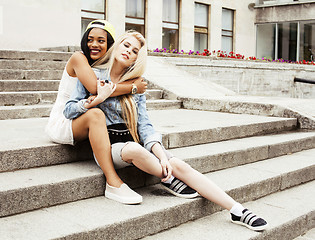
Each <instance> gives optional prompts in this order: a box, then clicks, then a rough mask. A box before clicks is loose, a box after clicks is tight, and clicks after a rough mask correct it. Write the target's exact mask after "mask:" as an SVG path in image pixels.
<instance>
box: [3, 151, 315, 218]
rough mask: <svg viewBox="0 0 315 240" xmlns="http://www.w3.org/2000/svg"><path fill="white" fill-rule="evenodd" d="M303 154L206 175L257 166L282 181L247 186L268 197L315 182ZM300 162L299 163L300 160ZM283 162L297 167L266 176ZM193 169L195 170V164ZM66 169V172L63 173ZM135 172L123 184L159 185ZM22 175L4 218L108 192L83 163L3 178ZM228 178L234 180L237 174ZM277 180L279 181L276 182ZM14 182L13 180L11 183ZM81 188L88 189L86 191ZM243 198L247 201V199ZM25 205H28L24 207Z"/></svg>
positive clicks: (313, 167) (10, 191)
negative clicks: (279, 190) (282, 190)
mask: <svg viewBox="0 0 315 240" xmlns="http://www.w3.org/2000/svg"><path fill="white" fill-rule="evenodd" d="M308 152H311V153H313V154H314V152H315V150H314V149H313V150H309V151H308ZM303 154H304V153H303V152H300V153H298V154H295V155H288V156H282V157H275V158H272V159H267V160H263V161H259V162H253V163H248V164H245V165H241V166H233V167H230V168H228V169H225V170H219V171H216V172H213V173H206V174H205V175H208V176H210V175H213V174H215V175H217V176H218V175H219V176H221V175H224V174H227V172H229V171H236V170H235V169H238V171H240V173H238V177H240V179H242V177H241V176H239V174H242V173H243V172H244V170H242V169H251V168H254V167H255V166H260V168H261V170H260V171H259V174H260V176H259V178H261V176H264V177H266V178H267V179H269V178H270V179H276V178H278V177H279V179H278V180H276V182H273V180H272V181H271V183H269V180H265V179H264V183H262V185H259V184H258V182H259V181H261V179H260V180H257V179H256V180H255V181H256V182H248V183H247V184H248V185H256V190H257V191H258V190H259V194H265V192H266V190H267V192H268V191H271V192H272V191H275V189H276V190H277V189H278V188H277V187H276V186H277V184H278V185H279V186H278V187H279V188H281V189H285V188H288V187H292V186H294V185H296V184H299V183H301V182H302V183H303V182H307V181H310V180H313V179H315V175H312V172H313V171H315V164H314V163H313V162H311V161H310V160H309V158H310V157H309V156H306V157H305V156H303ZM301 156H302V158H301ZM299 157H300V158H299ZM297 158H299V159H298V160H297ZM301 159H302V161H301ZM279 162H280V163H282V164H286V163H288V164H290V163H291V165H294V164H295V165H294V166H290V167H289V169H283V170H282V169H281V171H280V170H278V171H276V170H271V171H272V172H273V174H270V173H269V172H268V171H267V173H266V169H264V168H267V167H266V166H265V165H266V164H268V165H272V164H274V163H279ZM296 162H298V163H299V164H296ZM302 163H303V164H302ZM278 165H279V164H278ZM296 165H297V166H296ZM261 166H262V167H261ZM192 167H194V165H193V164H192ZM62 168H64V169H66V170H63V169H62ZM267 169H268V168H267ZM58 170H59V171H58ZM62 170H63V171H62ZM132 170H133V171H131V169H130V168H124V169H121V171H118V173H119V174H120V175H121V174H124V175H122V180H123V181H125V182H127V183H128V184H129V185H130V187H132V188H135V187H143V186H148V185H152V184H155V183H157V182H158V180H157V178H155V177H152V176H149V175H147V174H145V173H144V172H142V171H140V170H138V169H136V168H134V169H132ZM65 171H66V172H68V174H66V172H65ZM41 172H42V173H45V172H46V174H45V175H46V176H47V179H48V178H49V177H51V176H52V175H51V173H54V174H56V173H57V172H59V173H60V174H61V177H62V178H61V179H58V178H57V179H58V180H57V179H55V180H50V181H47V179H38V180H36V176H38V175H39V174H40V173H41ZM279 172H280V173H279ZM19 174H22V175H21V176H23V178H22V179H21V180H20V181H22V182H23V184H24V187H22V188H20V187H19V186H18V185H17V186H15V187H12V186H10V185H9V186H8V188H4V187H5V185H4V186H3V187H2V191H1V196H2V198H3V199H5V200H3V204H2V206H1V208H3V210H2V211H1V213H0V216H1V217H3V216H7V215H12V214H17V213H21V212H26V211H30V210H34V209H39V208H42V207H49V206H53V205H58V204H62V203H67V202H72V201H76V200H80V199H84V198H91V197H96V196H100V195H103V192H104V185H105V179H104V176H103V173H102V171H101V170H100V169H99V168H98V167H97V166H96V164H95V163H94V162H83V163H74V164H67V165H63V166H62V165H60V166H52V167H42V168H37V169H30V170H22V171H19V172H15V173H3V174H1V175H2V176H1V178H2V179H11V180H12V181H14V179H16V181H17V180H18V179H19V178H18V176H19ZM65 174H66V175H65ZM71 174H72V175H74V177H72V176H71V177H70V176H69V175H71ZM78 174H79V175H80V176H79V177H78V176H77V175H78ZM234 174H235V173H234ZM10 175H11V176H10ZM228 175H230V176H232V175H233V174H232V175H231V174H228ZM270 175H272V177H270ZM32 176H35V180H34V181H35V182H34V183H32V182H30V181H31V180H32V178H33V177H32ZM64 176H66V177H64ZM124 176H127V177H124ZM275 176H277V177H276V178H275ZM56 177H57V175H54V178H56ZM135 177H136V181H137V182H136V183H135V182H134V180H133V179H134V178H135ZM232 177H233V176H232ZM12 178H13V179H12ZM23 179H24V180H23ZM25 179H26V180H25ZM27 179H28V180H27ZM246 180H247V179H246ZM12 181H10V180H9V182H12ZM257 184H258V185H257ZM270 184H275V186H272V185H270ZM133 185H136V186H133ZM81 186H84V187H83V189H82V187H81ZM259 186H260V187H259ZM53 191H57V192H60V193H63V194H61V196H59V197H57V196H55V197H52V196H53V195H50V194H53ZM68 191H71V192H74V193H75V194H72V195H69V194H66V193H67V192H68ZM42 192H44V193H46V194H47V195H42V194H41V193H42ZM251 194H252V193H251ZM242 197H245V198H246V197H247V196H242ZM35 198H36V199H37V201H34V202H32V201H29V200H28V199H35ZM50 198H52V199H50ZM13 199H14V200H13ZM25 201H26V202H25ZM23 202H25V203H24V205H23Z"/></svg>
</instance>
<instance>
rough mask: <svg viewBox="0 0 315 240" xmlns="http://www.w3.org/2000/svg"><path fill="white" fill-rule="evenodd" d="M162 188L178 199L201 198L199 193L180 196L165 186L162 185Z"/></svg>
mask: <svg viewBox="0 0 315 240" xmlns="http://www.w3.org/2000/svg"><path fill="white" fill-rule="evenodd" d="M161 186H162V187H163V188H164V189H165V190H166V191H168V192H169V193H171V194H173V195H175V196H176V197H181V198H187V199H189V198H195V197H198V196H199V193H198V192H195V193H192V194H180V193H177V192H174V191H172V190H171V189H169V188H168V187H166V186H164V185H163V184H161Z"/></svg>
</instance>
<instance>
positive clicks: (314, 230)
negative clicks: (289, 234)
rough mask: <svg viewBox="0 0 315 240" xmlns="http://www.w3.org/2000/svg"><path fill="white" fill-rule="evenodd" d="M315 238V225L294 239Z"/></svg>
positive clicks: (307, 239) (309, 239) (308, 239)
mask: <svg viewBox="0 0 315 240" xmlns="http://www.w3.org/2000/svg"><path fill="white" fill-rule="evenodd" d="M313 239H315V227H314V228H312V229H311V230H309V231H307V232H306V233H305V234H303V235H301V236H298V237H297V238H294V240H313Z"/></svg>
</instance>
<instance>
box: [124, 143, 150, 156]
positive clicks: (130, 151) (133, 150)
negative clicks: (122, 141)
mask: <svg viewBox="0 0 315 240" xmlns="http://www.w3.org/2000/svg"><path fill="white" fill-rule="evenodd" d="M144 150H145V149H144V148H143V147H142V146H141V145H140V144H139V143H136V142H129V143H128V144H126V146H125V147H124V148H123V152H122V153H123V154H122V155H123V156H125V157H127V158H133V157H135V156H137V157H141V155H142V153H144Z"/></svg>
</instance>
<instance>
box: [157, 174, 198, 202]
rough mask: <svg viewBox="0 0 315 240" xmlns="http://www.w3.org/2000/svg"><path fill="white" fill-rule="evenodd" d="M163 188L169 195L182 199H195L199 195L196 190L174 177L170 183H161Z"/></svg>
mask: <svg viewBox="0 0 315 240" xmlns="http://www.w3.org/2000/svg"><path fill="white" fill-rule="evenodd" d="M161 183H162V186H163V188H164V189H165V190H166V191H168V192H170V193H171V194H173V195H175V196H177V197H182V198H195V197H197V196H198V195H199V194H198V193H197V191H196V190H194V189H192V188H191V187H189V186H188V185H186V184H185V183H184V182H183V181H181V180H179V179H178V178H176V177H174V179H173V180H172V182H171V183H164V182H161Z"/></svg>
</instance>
